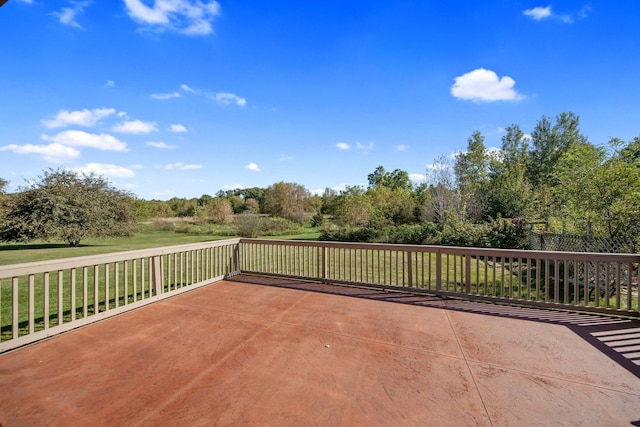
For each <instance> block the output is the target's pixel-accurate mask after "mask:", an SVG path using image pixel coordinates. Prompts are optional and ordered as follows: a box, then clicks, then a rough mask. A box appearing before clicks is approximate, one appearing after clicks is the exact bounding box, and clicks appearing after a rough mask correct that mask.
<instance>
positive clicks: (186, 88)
mask: <svg viewBox="0 0 640 427" xmlns="http://www.w3.org/2000/svg"><path fill="white" fill-rule="evenodd" d="M180 89H182V90H184V91H185V92H191V93H197V92H198V91H197V90H195V89H192V88H190V87H189V86H187V85H186V84H184V83H183V84H181V85H180Z"/></svg>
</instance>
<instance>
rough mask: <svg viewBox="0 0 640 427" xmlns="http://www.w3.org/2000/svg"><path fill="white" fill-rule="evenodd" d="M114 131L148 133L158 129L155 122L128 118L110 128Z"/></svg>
mask: <svg viewBox="0 0 640 427" xmlns="http://www.w3.org/2000/svg"><path fill="white" fill-rule="evenodd" d="M112 130H113V131H114V132H122V133H135V134H139V133H150V132H155V131H157V130H158V128H157V123H156V122H143V121H142V120H130V121H126V122H122V123H120V124H119V125H116V126H114V127H113V128H112Z"/></svg>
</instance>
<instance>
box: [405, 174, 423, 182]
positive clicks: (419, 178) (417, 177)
mask: <svg viewBox="0 0 640 427" xmlns="http://www.w3.org/2000/svg"><path fill="white" fill-rule="evenodd" d="M409 179H410V180H411V181H415V182H420V181H426V180H427V176H426V175H425V174H423V173H410V174H409Z"/></svg>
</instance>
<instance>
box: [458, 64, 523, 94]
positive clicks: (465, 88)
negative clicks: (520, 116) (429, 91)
mask: <svg viewBox="0 0 640 427" xmlns="http://www.w3.org/2000/svg"><path fill="white" fill-rule="evenodd" d="M515 84H516V82H515V80H513V79H512V78H511V77H508V76H504V77H502V78H499V77H498V75H497V74H496V73H495V72H493V71H491V70H485V69H484V68H478V69H477V70H473V71H471V72H468V73H466V74H463V75H461V76H458V77H456V78H455V83H454V84H453V86H451V94H452V95H453V96H454V97H456V98H459V99H467V100H471V101H475V102H481V101H485V102H492V101H518V100H520V99H523V96H522V95H520V94H519V93H518V92H516V91H515V90H514V89H513V87H514V86H515Z"/></svg>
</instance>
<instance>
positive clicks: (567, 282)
mask: <svg viewBox="0 0 640 427" xmlns="http://www.w3.org/2000/svg"><path fill="white" fill-rule="evenodd" d="M639 264H640V255H638V254H600V253H598V254H596V253H577V252H542V251H515V250H501V249H479V248H457V247H446V246H417V245H383V244H356V243H338V242H315V241H314V242H312V241H288V240H287V241H280V240H264V239H229V240H223V241H213V242H206V243H199V244H192V245H183V246H173V247H166V248H157V249H149V250H140V251H131V252H121V253H114V254H108V255H97V256H89V257H78V258H70V259H64V260H54V261H44V262H36V263H28V264H18V265H9V266H4V267H0V352H2V351H6V350H9V349H12V348H16V347H18V346H21V345H24V344H27V343H30V342H34V341H37V340H39V339H42V338H45V337H48V336H51V335H54V334H57V333H60V332H64V331H67V330H70V329H73V328H76V327H79V326H82V325H85V324H88V323H91V322H94V321H97V320H101V319H104V318H106V317H109V316H113V315H115V314H119V313H122V312H124V311H128V310H131V309H134V308H137V307H140V306H142V305H145V304H149V303H152V302H154V301H158V300H160V299H163V298H167V297H170V296H173V295H176V294H178V293H181V292H185V291H187V290H190V289H194V288H197V287H199V286H203V285H206V284H209V283H212V282H214V281H217V280H221V279H223V278H224V277H228V276H229V275H233V274H237V273H246V274H255V275H268V276H280V277H290V278H297V279H303V280H310V281H321V282H325V283H337V284H347V285H356V286H367V287H377V288H384V289H400V290H405V291H411V292H418V293H428V294H433V295H441V296H446V297H456V298H465V299H472V300H487V301H492V302H500V303H507V304H518V305H536V306H545V307H555V308H563V309H570V310H579V311H595V312H603V313H609V314H615V315H624V316H636V317H637V316H639V314H640V313H639V312H638V306H639V303H640V297H639V296H638V267H639Z"/></svg>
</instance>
